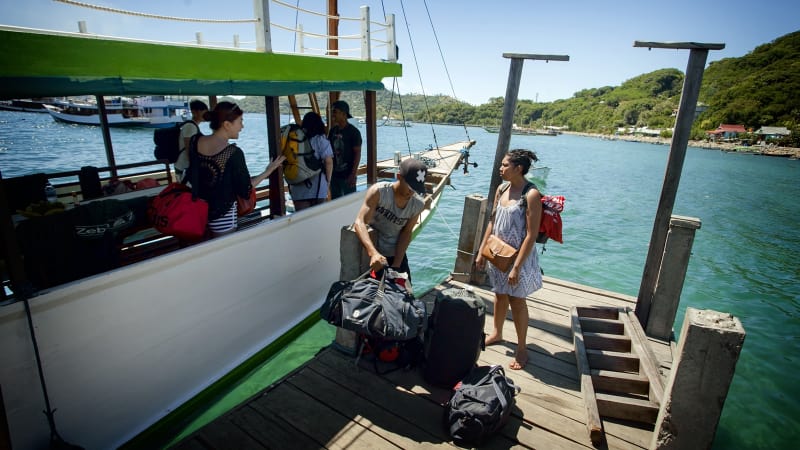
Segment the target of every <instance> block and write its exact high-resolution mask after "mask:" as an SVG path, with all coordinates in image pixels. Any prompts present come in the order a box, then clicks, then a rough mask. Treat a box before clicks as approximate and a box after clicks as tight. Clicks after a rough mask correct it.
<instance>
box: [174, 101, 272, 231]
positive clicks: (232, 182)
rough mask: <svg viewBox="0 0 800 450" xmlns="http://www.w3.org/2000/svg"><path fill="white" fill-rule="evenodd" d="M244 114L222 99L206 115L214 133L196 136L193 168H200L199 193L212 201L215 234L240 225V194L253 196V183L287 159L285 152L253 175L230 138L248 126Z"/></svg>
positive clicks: (211, 225) (211, 224)
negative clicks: (243, 120)
mask: <svg viewBox="0 0 800 450" xmlns="http://www.w3.org/2000/svg"><path fill="white" fill-rule="evenodd" d="M242 114H243V112H242V110H241V108H239V106H238V105H236V103H231V102H219V103H218V104H217V106H216V107H214V109H213V110H211V111H206V113H205V114H204V116H203V118H204V119H205V120H207V121H208V122H209V126H210V127H211V130H212V131H213V132H212V133H211V135H209V136H202V135H195V136H194V137H193V138H192V147H193V149H192V150H193V151H195V150H196V152H197V154H196V155H195V156H194V159H191V165H190V167H189V170H190V171H193V170H197V171H198V173H197V180H198V184H199V186H198V196H199V197H200V198H202V199H203V200H205V201H207V202H208V229H209V230H210V231H211V234H212V235H214V236H218V235H221V234H225V233H229V232H231V231H234V230H235V229H236V226H237V220H236V219H237V216H236V198H237V197H241V198H243V199H247V198H249V196H250V188H251V186H252V187H254V186H258V185H259V184H260V183H261V182H262V181H264V180H265V179H266V178H267V177H268V176H269V175H270V174H271V173H272V172H273V171H274V170H275V169H277V168H278V167H279V166H280V165H281V163H282V162H283V160H284V159H286V158H285V157H284V156H283V155H281V156H279V157H278V158H277V159H275V160H274V161H272V162H270V163H269V164H268V165H267V168H266V169H264V171H263V172H261V173H259V174H258V175H256V176H254V177H251V176H250V172H249V171H248V170H247V164H246V163H245V159H244V152H243V151H242V149H240V148H239V147H238V146H237V145H236V144H232V143H230V142H229V141H230V140H232V139H238V138H239V132H241V131H242V129H243V128H244V125H243V123H242ZM191 180H192V178H191V177H190V178H189V181H191Z"/></svg>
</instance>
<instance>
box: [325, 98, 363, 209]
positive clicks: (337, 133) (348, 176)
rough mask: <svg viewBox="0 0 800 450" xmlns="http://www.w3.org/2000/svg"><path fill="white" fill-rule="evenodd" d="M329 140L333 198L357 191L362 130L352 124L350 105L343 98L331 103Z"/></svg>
mask: <svg viewBox="0 0 800 450" xmlns="http://www.w3.org/2000/svg"><path fill="white" fill-rule="evenodd" d="M331 108H332V112H331V127H330V132H329V133H328V140H330V141H331V147H332V148H333V175H332V177H331V199H335V198H338V197H341V196H343V195H345V194H351V193H353V192H355V191H356V171H357V170H358V164H359V163H360V162H361V132H360V131H358V128H356V127H354V126H353V125H352V124H350V123H349V122H348V121H347V119H349V118H351V117H353V116H351V115H350V105H348V104H347V102H344V101H342V100H339V101H336V102H333V104H332V105H331Z"/></svg>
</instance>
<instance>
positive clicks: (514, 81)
mask: <svg viewBox="0 0 800 450" xmlns="http://www.w3.org/2000/svg"><path fill="white" fill-rule="evenodd" d="M503 58H509V59H511V66H510V67H509V69H508V85H507V86H506V98H505V101H504V103H503V121H502V122H501V124H500V133H499V134H498V136H497V150H496V151H495V155H494V165H493V166H492V180H491V182H490V183H489V195H488V198H489V205H488V208H489V210H491V208H492V205H493V204H494V191H495V190H496V189H497V186H499V185H500V173H499V172H498V171H497V168H498V167H500V163H501V162H502V161H503V156H505V154H506V153H508V146H509V143H510V142H511V125H512V124H513V123H514V112H515V111H516V110H517V94H518V93H519V83H520V80H521V79H522V64H523V63H524V62H525V60H526V59H533V60H544V61H546V62H550V61H569V56H568V55H530V54H520V53H503ZM481 231H483V228H481Z"/></svg>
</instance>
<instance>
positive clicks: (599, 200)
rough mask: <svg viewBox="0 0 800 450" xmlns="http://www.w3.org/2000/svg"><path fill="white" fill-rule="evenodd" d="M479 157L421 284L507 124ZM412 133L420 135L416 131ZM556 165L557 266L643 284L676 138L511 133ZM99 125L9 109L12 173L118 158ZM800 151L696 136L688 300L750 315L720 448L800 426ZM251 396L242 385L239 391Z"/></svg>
mask: <svg viewBox="0 0 800 450" xmlns="http://www.w3.org/2000/svg"><path fill="white" fill-rule="evenodd" d="M265 122H266V121H265V118H264V115H258V114H247V115H246V117H245V129H244V131H243V133H242V136H241V139H240V140H239V143H240V146H242V148H243V149H244V150H245V153H246V155H247V161H248V165H249V166H250V167H251V168H256V167H260V166H261V165H263V164H266V157H265V156H264V155H265V154H266V153H265V152H266V151H265V150H264V141H263V136H264V135H265V131H264V130H265ZM378 132H379V141H378V143H379V149H380V150H379V152H378V153H379V157H380V158H384V157H387V158H388V157H390V156H391V154H392V153H393V152H394V151H396V150H397V151H403V152H406V151H409V148H410V149H411V150H412V151H417V150H421V149H423V148H425V147H427V146H428V145H430V144H434V138H433V136H434V133H435V136H436V141H438V143H439V144H447V143H450V142H453V141H456V140H464V139H466V134H465V130H464V128H463V127H451V126H435V127H431V126H430V125H423V124H415V125H414V126H413V127H411V128H400V127H381V128H379V129H378ZM468 132H469V136H470V137H471V138H472V139H475V140H477V145H476V146H475V147H474V148H473V150H472V151H471V155H472V160H473V161H476V162H477V163H478V164H479V167H477V168H470V173H469V175H464V174H461V173H458V174H456V175H455V176H454V177H453V188H454V189H448V190H447V191H446V193H445V194H444V197H443V199H442V201H441V203H440V204H439V208H438V210H437V212H436V214H435V216H434V217H433V218H432V219H431V221H430V222H429V223H428V225H427V226H426V228H425V229H424V230H423V232H422V233H420V235H419V236H418V237H417V238H416V239H415V241H414V242H413V243H412V245H411V247H410V249H409V259H410V263H411V267H412V270H413V271H414V280H415V290H416V291H418V292H422V291H424V290H426V289H428V288H430V287H433V286H434V285H436V284H437V283H438V282H439V281H441V280H442V279H443V278H444V277H445V276H447V274H448V273H449V272H450V270H452V267H453V263H454V261H455V256H456V254H455V251H456V250H455V249H456V244H457V241H458V236H457V234H458V231H459V228H460V221H461V212H462V208H463V202H464V196H465V195H468V194H472V193H480V194H483V195H487V190H488V187H489V181H490V177H491V171H492V170H493V169H492V167H491V166H492V164H493V162H494V153H495V150H496V145H497V135H496V134H489V133H486V132H485V131H484V130H482V129H479V128H469V129H468ZM406 134H408V142H410V143H407V139H406ZM112 140H113V142H114V143H115V153H116V155H117V163H119V164H123V163H131V162H138V161H141V160H144V159H148V158H150V157H152V131H148V130H133V129H130V130H124V129H120V130H112ZM511 146H512V148H514V147H523V148H532V149H534V150H535V151H536V152H537V153H538V155H539V157H540V159H541V164H542V165H546V166H549V167H551V171H550V174H549V176H548V178H547V180H546V183H545V184H544V185H540V187H541V188H542V190H543V191H545V192H546V193H550V194H561V195H564V196H565V197H566V209H565V212H564V214H563V219H564V240H565V241H564V244H563V245H561V244H558V243H555V242H552V243H549V244H548V245H547V251H546V252H545V253H544V254H543V255H541V262H542V266H543V268H544V271H545V274H546V275H549V276H553V277H556V278H562V279H565V280H570V281H574V282H578V283H583V284H588V285H591V286H595V287H598V288H602V289H607V290H611V291H616V292H621V293H625V294H629V295H636V293H637V291H638V288H639V284H640V279H641V276H642V268H643V265H644V260H645V257H646V255H647V249H648V243H649V239H650V233H651V231H652V226H653V220H654V217H655V211H656V207H657V204H658V198H659V195H660V192H661V185H662V183H663V177H664V170H665V167H666V162H667V155H668V151H669V147H667V146H660V145H652V144H639V143H631V142H619V141H604V140H599V139H591V138H584V137H577V136H568V135H562V136H559V137H556V138H553V137H546V136H512V139H511ZM103 155H104V153H103V150H102V137H101V136H100V132H99V129H97V128H91V127H80V126H77V125H63V124H57V123H55V122H53V121H52V119H50V117H49V116H48V115H39V114H25V113H9V112H2V111H0V170H2V173H3V176H4V177H10V176H15V175H21V174H24V173H31V172H33V171H35V170H37V169H40V168H42V167H46V168H47V169H48V171H59V170H71V169H76V168H79V167H80V166H81V165H86V164H93V165H105V161H104V156H103ZM799 199H800V161H790V160H787V159H784V158H769V157H762V156H752V155H737V154H730V153H723V152H720V151H715V150H703V149H696V148H689V149H688V151H687V155H686V161H685V163H684V170H683V174H682V178H681V183H680V189H679V191H678V196H677V199H676V204H675V208H674V210H673V212H674V214H680V215H685V216H692V217H697V218H699V219H700V220H701V221H702V227H701V228H700V229H699V230H698V231H697V234H696V237H695V242H694V247H693V251H692V258H691V260H690V263H689V268H688V273H687V275H686V282H685V285H684V289H683V294H682V298H681V305H680V309H679V311H678V317H677V321H676V323H675V330H676V332H677V331H678V330H680V327H681V324H682V321H683V316H684V313H685V309H686V307H687V306H691V307H694V308H699V309H713V310H717V311H721V312H729V313H731V314H733V315H734V316H736V317H738V318H739V319H740V320H741V321H742V323H743V325H744V328H745V331H746V332H747V337H746V339H745V344H744V348H743V350H742V354H741V357H740V359H739V362H738V365H737V368H736V375H735V377H734V380H733V384H732V386H731V390H730V392H729V396H728V398H727V400H726V402H725V408H724V411H723V416H722V420H721V422H720V425H719V428H718V431H717V437H716V440H715V443H714V448H715V449H790V448H796V447H797V444H796V442H797V439H798V438H800V420H799V419H798V417H800V406H798V400H800V388H798V387H797V383H796V382H795V381H794V380H795V379H796V378H797V372H798V369H800V367H798V354H800V348H798V347H800V345H799V344H798V338H799V337H800V319H798V312H800V287H798V279H800V262H798V258H797V255H798V253H800V229H799V228H798V218H800V200H799ZM332 336H333V332H332V329H331V328H330V327H329V326H327V325H325V324H320V325H317V326H315V327H314V328H312V330H311V331H310V332H309V334H308V336H307V337H306V338H304V339H303V340H302V342H301V343H298V344H297V345H293V346H291V347H290V348H289V349H287V351H286V353H284V354H283V355H280V356H278V358H281V364H279V365H280V366H281V367H283V368H284V369H281V368H278V369H275V368H273V367H266V368H264V369H262V370H261V371H260V372H259V375H258V376H255V377H252V378H251V380H250V381H249V384H247V385H246V386H245V387H243V388H242V389H243V390H244V392H245V394H244V396H247V394H246V393H247V392H252V393H254V392H257V391H258V390H259V389H260V388H263V387H264V386H266V385H267V384H269V383H270V382H272V381H274V379H276V378H278V377H279V376H280V375H281V374H282V373H283V370H285V366H286V365H287V364H291V362H296V363H300V362H302V361H304V360H305V359H307V358H308V357H310V356H311V355H313V354H314V353H315V352H316V350H317V349H319V348H320V346H323V345H326V344H328V343H329V342H330V340H331V337H332ZM239 398H241V397H239Z"/></svg>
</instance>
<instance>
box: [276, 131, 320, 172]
mask: <svg viewBox="0 0 800 450" xmlns="http://www.w3.org/2000/svg"><path fill="white" fill-rule="evenodd" d="M281 153H282V154H283V156H285V157H286V161H284V162H283V177H284V178H286V182H287V183H289V184H299V183H302V182H304V181H306V180H307V179H309V178H311V177H313V176H316V175H317V174H319V173H321V172H322V161H320V160H319V159H318V158H317V157H316V155H315V154H314V149H313V148H311V139H307V138H306V135H305V133H304V132H303V129H302V128H300V126H299V125H297V124H294V123H290V124H288V125H284V126H282V127H281Z"/></svg>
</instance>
